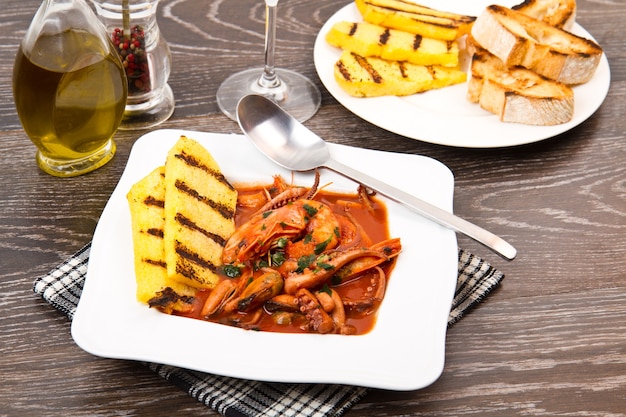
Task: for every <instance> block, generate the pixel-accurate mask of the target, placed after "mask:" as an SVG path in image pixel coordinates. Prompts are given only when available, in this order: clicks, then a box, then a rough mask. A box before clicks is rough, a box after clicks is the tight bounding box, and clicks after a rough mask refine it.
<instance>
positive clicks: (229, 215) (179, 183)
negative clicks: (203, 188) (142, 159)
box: [174, 179, 235, 220]
mask: <svg viewBox="0 0 626 417" xmlns="http://www.w3.org/2000/svg"><path fill="white" fill-rule="evenodd" d="M174 185H175V186H176V188H177V189H178V190H179V191H180V192H182V193H185V194H187V195H188V196H190V197H192V198H194V199H196V200H198V201H200V202H202V203H204V204H206V205H208V206H209V207H211V208H212V209H213V210H215V211H217V212H218V213H219V214H220V215H221V216H222V217H224V218H225V219H227V220H231V219H233V218H234V217H235V211H234V210H231V209H230V208H229V207H227V206H226V205H224V204H221V203H218V202H216V201H214V200H211V199H210V198H207V197H205V196H203V195H200V193H199V192H198V191H196V190H194V189H193V188H191V187H189V186H188V185H187V184H186V183H185V182H184V181H183V180H180V179H177V180H176V181H175V184H174Z"/></svg>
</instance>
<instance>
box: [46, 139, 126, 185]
mask: <svg viewBox="0 0 626 417" xmlns="http://www.w3.org/2000/svg"><path fill="white" fill-rule="evenodd" d="M115 149H116V147H115V142H114V141H113V139H109V140H108V141H107V142H106V143H105V144H104V145H103V146H101V147H100V148H99V149H98V150H96V151H95V152H94V153H92V154H90V155H87V156H85V157H83V158H78V159H54V158H49V157H47V156H45V155H43V154H42V153H41V152H40V151H37V165H38V166H39V168H40V169H41V170H42V171H43V172H45V173H47V174H50V175H54V176H55V177H76V176H78V175H82V174H86V173H88V172H91V171H93V170H95V169H98V168H100V167H101V166H103V165H104V164H106V163H107V162H109V161H110V160H111V159H112V158H113V156H114V155H115Z"/></svg>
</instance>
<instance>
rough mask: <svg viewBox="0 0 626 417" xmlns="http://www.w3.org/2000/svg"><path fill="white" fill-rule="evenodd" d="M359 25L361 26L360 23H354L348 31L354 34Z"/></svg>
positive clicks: (351, 34)
mask: <svg viewBox="0 0 626 417" xmlns="http://www.w3.org/2000/svg"><path fill="white" fill-rule="evenodd" d="M358 27H359V24H358V23H352V25H351V26H350V31H349V32H348V35H350V36H354V34H355V33H356V30H357V28H358Z"/></svg>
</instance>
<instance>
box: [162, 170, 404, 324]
mask: <svg viewBox="0 0 626 417" xmlns="http://www.w3.org/2000/svg"><path fill="white" fill-rule="evenodd" d="M318 182H319V176H318V175H316V181H315V184H314V185H313V186H312V187H311V188H306V187H299V186H298V187H296V186H290V185H288V184H287V183H286V182H285V180H284V179H283V178H282V177H280V176H275V178H274V182H273V183H272V184H268V185H239V186H237V187H236V188H237V191H238V199H237V210H236V215H235V224H236V230H235V232H234V234H233V235H232V236H231V237H230V239H229V240H228V242H227V243H226V245H225V249H224V253H223V261H224V265H223V266H222V267H221V268H220V270H219V275H220V281H219V283H218V284H217V286H216V287H215V288H213V289H212V290H198V292H197V293H196V295H195V297H193V301H192V303H191V307H190V308H189V309H188V311H184V312H180V311H177V312H175V314H178V315H183V316H186V317H192V318H196V319H201V320H208V321H211V322H216V323H221V324H226V325H231V326H236V327H240V328H244V329H253V330H261V331H271V332H283V333H335V334H364V333H367V332H369V331H370V330H371V329H372V328H373V326H374V324H375V321H376V311H377V309H378V307H379V305H380V303H381V301H382V299H383V297H384V293H385V288H386V283H387V279H388V278H389V275H390V273H391V271H392V269H393V266H394V264H395V259H396V257H397V255H398V254H399V253H400V251H401V243H400V239H399V238H390V236H389V231H388V220H387V210H386V207H385V205H384V204H383V203H382V202H381V201H380V200H379V199H377V198H376V197H375V196H373V195H370V194H368V193H367V191H366V190H365V189H362V188H359V189H358V190H355V192H353V193H334V192H329V191H326V190H324V189H318V185H317V183H318ZM160 301H162V300H159V297H155V299H154V300H152V301H151V303H150V304H151V305H152V306H155V307H157V308H158V306H159V303H160Z"/></svg>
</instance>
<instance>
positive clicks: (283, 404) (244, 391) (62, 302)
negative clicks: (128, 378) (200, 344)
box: [34, 244, 504, 417]
mask: <svg viewBox="0 0 626 417" xmlns="http://www.w3.org/2000/svg"><path fill="white" fill-rule="evenodd" d="M90 249H91V244H88V245H86V246H85V247H83V248H82V249H81V250H80V251H78V252H76V253H75V254H74V255H72V256H71V257H70V258H69V259H67V260H66V261H65V262H63V263H62V264H60V265H58V266H57V267H56V268H54V269H53V270H52V271H50V272H49V273H48V274H47V275H44V276H42V277H39V278H37V279H36V280H35V284H34V291H35V293H36V294H39V295H40V296H41V297H43V299H44V300H46V301H47V302H48V303H50V304H52V306H53V307H55V308H56V309H58V310H60V311H62V312H63V313H65V314H66V315H67V316H68V317H69V318H70V320H71V319H72V318H73V316H74V312H75V311H76V306H77V305H78V300H79V299H80V295H81V293H82V290H83V284H84V282H85V276H86V274H87V264H88V262H89V251H90ZM503 278H504V274H502V272H500V271H498V270H497V269H495V268H493V267H492V266H491V265H489V264H488V263H486V262H484V261H483V260H482V259H480V258H478V257H476V256H474V255H472V254H471V253H469V252H467V251H465V250H463V249H460V250H459V264H458V281H457V287H456V292H455V295H454V300H453V301H452V309H451V311H450V316H449V317H448V325H451V324H453V323H455V322H457V321H458V320H460V319H461V318H462V317H463V314H464V313H465V312H467V311H468V310H469V309H470V308H471V307H472V306H474V305H475V304H476V303H478V302H480V301H481V300H482V299H483V298H484V297H485V296H487V295H488V294H489V293H490V292H491V290H493V289H494V288H495V287H496V286H497V285H498V284H499V283H500V281H501V280H502V279H503ZM145 365H146V366H147V367H149V368H150V369H151V370H152V371H154V372H155V373H157V374H158V375H160V376H161V377H163V378H165V379H167V380H168V381H170V382H172V383H173V384H175V385H177V386H178V387H180V388H181V389H183V390H185V391H186V392H187V393H188V394H189V395H190V396H191V397H193V398H195V399H196V400H198V401H200V402H202V403H203V404H205V405H207V406H209V407H211V408H212V409H214V410H215V411H217V412H218V413H220V414H221V415H223V416H226V417H244V416H276V415H288V416H307V417H312V416H313V417H326V416H341V415H342V414H343V413H345V412H346V411H347V410H348V409H349V408H350V407H351V406H352V405H354V404H355V403H356V402H357V401H359V400H360V399H361V398H363V396H364V395H365V394H366V393H367V388H363V387H355V386H347V385H334V384H283V383H269V382H258V381H249V380H242V379H237V378H229V377H224V376H217V375H211V374H207V373H203V372H197V371H192V370H188V369H182V368H177V367H174V366H168V365H160V364H155V363H146V364H145Z"/></svg>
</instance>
